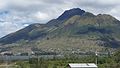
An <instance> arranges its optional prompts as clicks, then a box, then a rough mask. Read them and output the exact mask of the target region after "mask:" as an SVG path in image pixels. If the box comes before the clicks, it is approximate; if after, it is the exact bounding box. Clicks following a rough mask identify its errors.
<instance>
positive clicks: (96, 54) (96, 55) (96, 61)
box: [95, 52, 98, 65]
mask: <svg viewBox="0 0 120 68" xmlns="http://www.w3.org/2000/svg"><path fill="white" fill-rule="evenodd" d="M95 57H96V60H95V63H96V65H97V64H98V53H97V52H96V53H95Z"/></svg>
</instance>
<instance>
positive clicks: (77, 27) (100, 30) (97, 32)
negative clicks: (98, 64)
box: [0, 8, 120, 52]
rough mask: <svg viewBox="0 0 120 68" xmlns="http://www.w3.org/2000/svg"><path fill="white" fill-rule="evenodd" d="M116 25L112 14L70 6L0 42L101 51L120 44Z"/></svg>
mask: <svg viewBox="0 0 120 68" xmlns="http://www.w3.org/2000/svg"><path fill="white" fill-rule="evenodd" d="M119 26H120V21H119V20H117V19H116V18H114V17H113V16H111V15H108V14H98V15H94V14H92V13H90V12H86V11H84V10H81V9H79V8H73V9H70V10H66V11H65V12H64V13H63V14H62V15H60V16H59V17H58V18H57V19H53V20H50V21H49V22H48V23H46V24H39V23H36V24H31V25H29V26H27V27H25V28H23V29H21V30H19V31H17V32H14V33H11V34H9V35H7V36H5V37H2V38H0V43H1V45H3V46H4V45H7V46H8V47H10V46H11V45H12V46H14V45H17V46H14V48H15V47H17V48H18V47H27V48H34V47H36V48H39V49H43V50H45V51H53V50H54V51H56V52H60V51H74V50H75V51H76V50H77V51H78V50H80V51H91V50H92V51H93V52H94V51H96V50H98V51H103V50H104V49H105V48H110V49H116V48H119V47H120V36H119V35H120V31H119V30H120V27H119ZM26 41H27V42H26ZM18 45H19V46H18ZM21 45H22V46H21ZM12 49H13V48H11V50H12Z"/></svg>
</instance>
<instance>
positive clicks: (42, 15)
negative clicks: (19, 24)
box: [35, 12, 50, 20]
mask: <svg viewBox="0 0 120 68" xmlns="http://www.w3.org/2000/svg"><path fill="white" fill-rule="evenodd" d="M35 18H36V19H38V20H46V19H49V18H50V17H49V15H48V14H47V13H43V12H37V13H36V14H35Z"/></svg>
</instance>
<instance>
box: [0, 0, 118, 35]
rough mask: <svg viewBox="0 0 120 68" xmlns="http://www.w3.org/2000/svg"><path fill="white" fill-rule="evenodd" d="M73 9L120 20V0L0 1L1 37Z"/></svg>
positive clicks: (44, 21) (45, 21)
mask: <svg viewBox="0 0 120 68" xmlns="http://www.w3.org/2000/svg"><path fill="white" fill-rule="evenodd" d="M72 8H80V9H82V10H85V11H87V12H91V13H94V14H96V15H97V14H110V15H112V16H114V17H115V18H117V19H118V20H120V13H119V12H120V0H0V37H3V36H5V35H7V34H9V33H12V32H15V31H17V30H20V29H22V28H24V27H26V26H28V25H29V24H33V23H47V22H48V21H49V20H51V19H55V18H57V17H58V16H60V15H61V14H62V13H63V12H64V11H65V10H68V9H72Z"/></svg>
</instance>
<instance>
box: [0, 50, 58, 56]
mask: <svg viewBox="0 0 120 68" xmlns="http://www.w3.org/2000/svg"><path fill="white" fill-rule="evenodd" d="M0 55H1V56H4V55H6V56H31V55H34V56H38V55H57V53H54V52H33V51H32V52H29V53H28V52H21V53H12V52H10V51H4V52H0Z"/></svg>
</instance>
